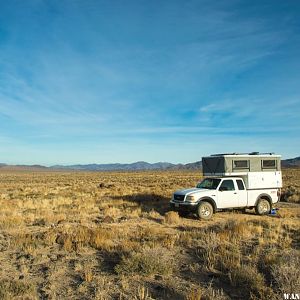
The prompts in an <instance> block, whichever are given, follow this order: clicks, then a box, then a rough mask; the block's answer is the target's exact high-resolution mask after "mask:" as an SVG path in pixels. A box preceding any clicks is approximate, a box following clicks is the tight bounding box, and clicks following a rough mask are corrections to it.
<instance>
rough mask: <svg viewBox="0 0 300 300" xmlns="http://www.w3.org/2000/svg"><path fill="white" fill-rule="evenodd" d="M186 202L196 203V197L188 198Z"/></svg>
mask: <svg viewBox="0 0 300 300" xmlns="http://www.w3.org/2000/svg"><path fill="white" fill-rule="evenodd" d="M186 201H190V202H194V201H196V198H195V196H186Z"/></svg>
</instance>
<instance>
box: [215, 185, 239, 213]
mask: <svg viewBox="0 0 300 300" xmlns="http://www.w3.org/2000/svg"><path fill="white" fill-rule="evenodd" d="M217 195H218V203H217V207H218V208H229V207H238V206H239V204H238V202H239V199H238V198H239V197H238V193H237V191H236V189H235V185H234V183H233V180H232V179H224V180H223V181H222V183H221V185H220V187H219V189H218V191H217Z"/></svg>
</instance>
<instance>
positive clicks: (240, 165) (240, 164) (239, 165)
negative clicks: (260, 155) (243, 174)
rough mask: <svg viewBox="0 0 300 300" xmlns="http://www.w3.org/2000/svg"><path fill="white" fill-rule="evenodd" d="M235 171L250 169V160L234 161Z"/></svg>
mask: <svg viewBox="0 0 300 300" xmlns="http://www.w3.org/2000/svg"><path fill="white" fill-rule="evenodd" d="M233 169H249V160H234V161H233Z"/></svg>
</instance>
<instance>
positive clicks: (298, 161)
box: [0, 156, 300, 171]
mask: <svg viewBox="0 0 300 300" xmlns="http://www.w3.org/2000/svg"><path fill="white" fill-rule="evenodd" d="M281 165H282V167H283V168H298V167H300V156H299V157H296V158H290V159H285V160H282V161H281ZM0 169H1V170H24V171H26V170H33V171H50V170H70V171H71V170H75V171H122V170H123V171H138V170H201V169H202V163H201V161H196V162H193V163H188V164H172V163H168V162H158V163H153V164H151V163H148V162H145V161H138V162H134V163H131V164H120V163H114V164H87V165H67V166H65V165H55V166H51V167H45V166H41V165H7V164H4V163H0Z"/></svg>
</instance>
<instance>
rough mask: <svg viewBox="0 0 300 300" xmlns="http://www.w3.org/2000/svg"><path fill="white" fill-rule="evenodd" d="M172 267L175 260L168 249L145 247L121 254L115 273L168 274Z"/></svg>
mask: <svg viewBox="0 0 300 300" xmlns="http://www.w3.org/2000/svg"><path fill="white" fill-rule="evenodd" d="M174 267H175V261H174V259H173V256H172V255H171V253H170V251H169V250H168V249H166V248H163V247H156V248H148V247H147V248H144V249H142V251H141V252H133V253H130V254H129V255H127V256H123V257H122V259H121V261H120V263H119V264H118V265H117V266H116V267H115V271H116V273H117V274H140V275H153V274H160V275H170V274H171V273H172V272H173V270H174Z"/></svg>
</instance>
